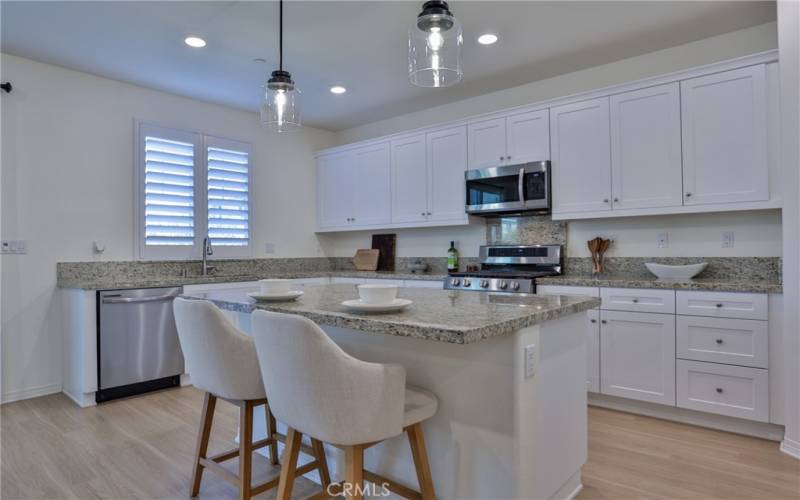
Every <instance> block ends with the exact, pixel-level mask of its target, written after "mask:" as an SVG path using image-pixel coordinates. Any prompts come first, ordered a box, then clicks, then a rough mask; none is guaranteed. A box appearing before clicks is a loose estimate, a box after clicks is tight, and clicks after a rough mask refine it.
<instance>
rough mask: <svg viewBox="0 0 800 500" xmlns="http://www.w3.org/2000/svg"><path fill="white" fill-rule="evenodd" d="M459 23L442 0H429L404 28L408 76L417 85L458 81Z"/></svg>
mask: <svg viewBox="0 0 800 500" xmlns="http://www.w3.org/2000/svg"><path fill="white" fill-rule="evenodd" d="M463 43H464V37H463V35H462V32H461V23H459V22H458V19H456V18H455V17H453V13H452V12H450V7H449V6H448V5H447V2H445V1H443V0H429V1H427V2H425V3H424V4H423V5H422V12H420V13H419V16H417V19H416V21H415V22H414V25H413V26H411V29H409V31H408V78H409V80H411V83H413V84H414V85H416V86H418V87H449V86H451V85H455V84H456V83H458V82H460V81H461V77H462V76H464V72H463V71H462V69H461V46H462V45H463Z"/></svg>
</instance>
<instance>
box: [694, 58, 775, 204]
mask: <svg viewBox="0 0 800 500" xmlns="http://www.w3.org/2000/svg"><path fill="white" fill-rule="evenodd" d="M765 78H766V77H765V69H764V65H758V66H751V67H748V68H742V69H737V70H733V71H726V72H724V73H717V74H714V75H709V76H703V77H699V78H693V79H691V80H685V81H682V82H681V116H682V123H683V189H684V204H686V205H702V204H707V203H735V202H741V201H763V200H767V199H769V176H768V167H767V146H766V143H767V123H766V91H765Z"/></svg>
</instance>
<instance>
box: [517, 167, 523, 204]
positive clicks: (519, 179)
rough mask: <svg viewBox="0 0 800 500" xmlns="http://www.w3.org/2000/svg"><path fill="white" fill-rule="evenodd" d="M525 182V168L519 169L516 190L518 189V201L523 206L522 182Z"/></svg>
mask: <svg viewBox="0 0 800 500" xmlns="http://www.w3.org/2000/svg"><path fill="white" fill-rule="evenodd" d="M524 182H525V169H524V168H521V169H519V177H518V178H517V191H519V193H518V194H519V202H520V203H522V206H523V207H524V206H525V187H524V185H523V183H524Z"/></svg>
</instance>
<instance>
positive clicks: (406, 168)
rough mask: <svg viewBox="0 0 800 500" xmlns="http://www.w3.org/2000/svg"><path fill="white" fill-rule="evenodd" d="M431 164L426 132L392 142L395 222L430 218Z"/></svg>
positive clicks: (393, 217) (393, 215) (393, 219)
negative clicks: (429, 174)
mask: <svg viewBox="0 0 800 500" xmlns="http://www.w3.org/2000/svg"><path fill="white" fill-rule="evenodd" d="M427 165H428V159H427V155H426V154H425V134H419V135H415V136H413V137H409V138H407V139H399V140H396V141H392V222H419V221H424V220H426V217H427V216H426V215H425V214H426V213H427V211H428V166H427Z"/></svg>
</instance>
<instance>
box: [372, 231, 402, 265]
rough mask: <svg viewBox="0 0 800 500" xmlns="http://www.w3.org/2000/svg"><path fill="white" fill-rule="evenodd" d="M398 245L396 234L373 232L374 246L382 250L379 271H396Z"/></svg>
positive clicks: (375, 248)
mask: <svg viewBox="0 0 800 500" xmlns="http://www.w3.org/2000/svg"><path fill="white" fill-rule="evenodd" d="M396 247H397V235H396V234H373V235H372V248H373V250H380V251H381V257H380V259H378V271H394V260H395V248H396Z"/></svg>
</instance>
